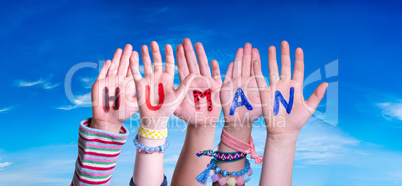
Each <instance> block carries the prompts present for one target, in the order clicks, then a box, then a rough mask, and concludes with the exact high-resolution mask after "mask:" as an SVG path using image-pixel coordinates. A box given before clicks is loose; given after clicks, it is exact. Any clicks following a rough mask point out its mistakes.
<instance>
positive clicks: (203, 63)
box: [195, 42, 211, 77]
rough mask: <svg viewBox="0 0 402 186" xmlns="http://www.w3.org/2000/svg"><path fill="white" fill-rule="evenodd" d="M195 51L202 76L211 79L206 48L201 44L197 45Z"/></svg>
mask: <svg viewBox="0 0 402 186" xmlns="http://www.w3.org/2000/svg"><path fill="white" fill-rule="evenodd" d="M195 51H196V52H197V56H198V63H199V66H200V72H201V75H203V76H208V77H211V69H210V68H209V64H208V58H207V54H205V50H204V47H203V46H202V44H201V43H200V42H198V43H196V44H195Z"/></svg>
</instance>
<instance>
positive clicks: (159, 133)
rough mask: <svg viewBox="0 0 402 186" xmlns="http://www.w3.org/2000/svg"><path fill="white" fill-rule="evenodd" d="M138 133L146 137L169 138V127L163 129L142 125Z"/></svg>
mask: <svg viewBox="0 0 402 186" xmlns="http://www.w3.org/2000/svg"><path fill="white" fill-rule="evenodd" d="M138 134H139V135H140V136H142V137H144V138H150V139H163V138H167V128H166V129H163V130H152V129H148V128H145V127H143V126H142V125H140V126H138Z"/></svg>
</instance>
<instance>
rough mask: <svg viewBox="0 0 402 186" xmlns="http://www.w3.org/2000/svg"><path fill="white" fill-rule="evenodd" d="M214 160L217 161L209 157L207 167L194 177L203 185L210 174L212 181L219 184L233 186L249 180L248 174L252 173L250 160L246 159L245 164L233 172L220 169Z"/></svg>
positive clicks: (239, 185)
mask: <svg viewBox="0 0 402 186" xmlns="http://www.w3.org/2000/svg"><path fill="white" fill-rule="evenodd" d="M216 162H217V161H216V160H215V159H211V162H210V163H209V164H208V166H207V168H206V169H205V170H204V171H203V172H201V173H200V174H199V175H198V176H197V177H196V178H195V179H196V180H197V181H198V182H199V183H201V184H204V185H205V184H206V182H207V179H208V177H209V176H210V177H211V180H212V182H214V183H215V182H218V183H219V185H225V184H227V185H228V186H235V185H236V184H237V185H238V186H241V185H244V183H246V182H248V181H250V176H251V175H252V174H253V171H252V170H251V167H250V162H249V161H248V159H246V165H245V166H244V168H243V169H242V170H240V171H233V172H228V171H227V170H222V168H220V167H218V166H217V164H216ZM219 174H222V176H223V177H221V178H219ZM227 176H228V177H229V176H230V178H228V179H227V180H226V177H227ZM235 177H237V178H235Z"/></svg>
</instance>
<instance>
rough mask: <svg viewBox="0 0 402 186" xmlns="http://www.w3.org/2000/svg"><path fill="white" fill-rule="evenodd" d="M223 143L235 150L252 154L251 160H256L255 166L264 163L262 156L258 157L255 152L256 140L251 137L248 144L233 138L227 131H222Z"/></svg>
mask: <svg viewBox="0 0 402 186" xmlns="http://www.w3.org/2000/svg"><path fill="white" fill-rule="evenodd" d="M221 142H222V143H224V144H225V145H227V146H228V147H230V148H232V149H234V150H237V151H240V152H243V153H246V154H251V159H255V164H259V163H261V162H262V159H263V158H262V156H260V155H258V154H257V153H256V152H255V145H254V140H253V138H252V137H251V136H250V144H247V143H244V142H242V141H240V140H238V139H236V138H235V137H233V136H231V135H230V134H229V133H227V132H226V131H225V130H222V135H221Z"/></svg>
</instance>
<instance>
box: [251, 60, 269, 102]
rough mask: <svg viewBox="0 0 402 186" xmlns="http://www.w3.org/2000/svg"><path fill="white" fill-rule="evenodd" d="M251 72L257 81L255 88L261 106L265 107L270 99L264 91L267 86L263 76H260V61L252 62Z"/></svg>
mask: <svg viewBox="0 0 402 186" xmlns="http://www.w3.org/2000/svg"><path fill="white" fill-rule="evenodd" d="M253 71H254V73H255V80H256V81H257V86H258V90H259V93H260V100H261V104H262V105H265V104H267V103H269V100H270V99H271V97H270V96H269V93H268V92H267V91H264V90H265V89H266V88H267V87H268V85H267V82H266V81H265V78H264V75H263V74H262V70H261V61H259V60H255V61H253Z"/></svg>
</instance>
